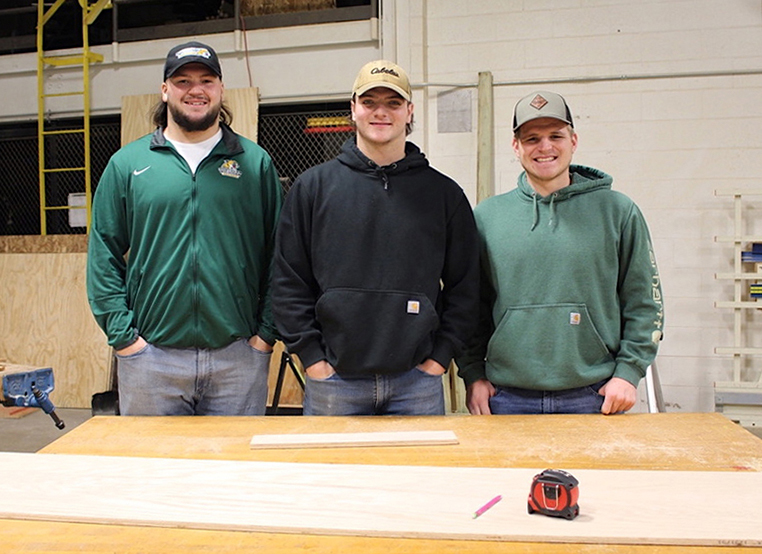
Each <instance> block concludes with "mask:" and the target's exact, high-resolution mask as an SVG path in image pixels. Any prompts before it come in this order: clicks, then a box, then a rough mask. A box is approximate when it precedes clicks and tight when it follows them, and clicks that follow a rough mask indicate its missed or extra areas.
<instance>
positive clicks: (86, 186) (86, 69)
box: [37, 0, 111, 235]
mask: <svg viewBox="0 0 762 554" xmlns="http://www.w3.org/2000/svg"><path fill="white" fill-rule="evenodd" d="M66 1H67V0H55V2H53V3H52V4H47V5H46V4H45V3H44V1H43V0H38V3H37V140H38V145H39V181H40V234H41V235H46V234H47V212H49V211H51V210H72V209H74V210H77V209H79V210H86V214H87V215H86V225H87V230H88V231H89V230H90V205H91V199H90V196H91V194H90V190H91V189H90V64H91V63H97V62H101V61H103V56H101V55H100V54H96V53H94V52H91V51H90V45H89V39H88V29H89V26H90V25H91V24H92V23H93V22H94V21H95V20H96V19H97V17H98V15H100V13H101V12H102V11H103V10H104V9H106V8H110V7H111V0H96V1H95V2H93V3H92V4H91V3H90V1H89V0H78V1H79V4H80V6H81V7H82V53H81V54H78V55H70V56H46V55H45V50H44V46H43V36H44V28H45V24H46V23H47V22H48V21H50V19H51V18H52V17H53V15H54V14H55V13H56V12H57V11H58V9H59V8H60V7H61V6H62V5H63V4H64V3H65V2H66ZM64 66H81V67H82V90H80V91H75V92H62V93H47V92H46V89H45V70H46V68H50V67H53V68H56V67H64ZM61 96H81V97H82V105H83V108H82V121H83V125H82V127H81V128H76V129H66V130H52V131H49V130H47V129H46V118H47V116H48V115H49V114H46V112H45V110H46V106H47V103H46V99H48V98H52V97H61ZM63 134H80V135H82V137H83V152H84V158H83V160H82V164H81V165H80V166H75V167H57V168H48V167H46V164H45V138H46V137H48V136H52V135H63ZM62 172H78V173H81V174H82V175H83V184H82V189H83V190H80V191H78V192H84V195H85V205H84V206H69V205H66V206H48V204H47V198H46V186H45V183H46V176H47V175H49V174H51V173H62ZM67 203H69V202H67ZM70 213H71V212H70Z"/></svg>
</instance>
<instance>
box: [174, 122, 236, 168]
mask: <svg viewBox="0 0 762 554" xmlns="http://www.w3.org/2000/svg"><path fill="white" fill-rule="evenodd" d="M166 137H167V136H166V135H164V138H166ZM221 138H222V129H219V130H218V131H217V132H216V133H215V134H214V136H213V137H211V138H208V139H206V140H204V141H201V142H178V141H176V140H169V139H167V140H168V141H169V142H171V143H172V145H173V146H174V147H175V150H177V152H178V153H179V154H180V155H181V156H182V157H183V158H185V161H186V162H188V166H189V167H190V170H191V173H193V174H194V175H195V174H196V169H198V164H200V163H201V162H202V161H203V160H204V158H206V157H207V156H208V155H209V153H210V152H211V151H212V150H213V149H214V147H215V146H217V143H218V142H220V139H221Z"/></svg>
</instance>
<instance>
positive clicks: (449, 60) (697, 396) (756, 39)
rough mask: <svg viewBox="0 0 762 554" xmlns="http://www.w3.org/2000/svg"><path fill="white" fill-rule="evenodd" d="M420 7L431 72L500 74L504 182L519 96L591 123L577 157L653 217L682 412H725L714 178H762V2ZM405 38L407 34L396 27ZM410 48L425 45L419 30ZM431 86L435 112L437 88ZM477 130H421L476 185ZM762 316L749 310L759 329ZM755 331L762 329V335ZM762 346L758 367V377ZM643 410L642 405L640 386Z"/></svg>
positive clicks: (451, 169)
mask: <svg viewBox="0 0 762 554" xmlns="http://www.w3.org/2000/svg"><path fill="white" fill-rule="evenodd" d="M418 4H419V6H420V9H419V10H414V9H411V10H410V14H411V15H410V17H411V20H412V22H411V23H410V24H409V25H408V28H409V29H412V30H416V29H417V30H419V31H420V33H421V35H422V36H426V37H427V44H428V50H427V52H426V55H425V56H415V55H411V56H410V61H411V62H415V61H417V60H424V61H425V62H426V63H427V64H428V65H427V67H425V68H424V67H421V68H415V67H414V68H413V72H414V74H415V72H416V71H418V73H419V74H423V73H425V74H426V75H427V80H428V82H429V83H447V84H450V85H455V84H460V85H466V84H467V83H471V84H472V85H475V83H476V80H477V74H478V72H479V71H490V72H492V74H493V78H494V81H495V89H494V97H495V129H496V130H495V153H496V161H495V188H496V192H498V193H500V192H506V191H508V190H510V189H512V188H513V187H514V186H515V182H516V178H517V176H518V174H519V172H520V171H521V167H520V165H519V164H518V162H517V161H516V159H515V156H514V154H513V151H512V148H511V139H512V131H511V128H510V124H511V112H512V108H513V105H514V104H515V102H516V101H517V100H518V99H519V98H521V97H522V96H524V95H525V94H528V93H529V92H532V91H533V90H537V89H549V90H555V91H557V92H560V93H562V94H564V95H565V96H566V98H567V100H568V101H569V104H570V106H571V109H572V111H573V113H574V117H575V124H576V127H577V131H578V133H579V136H580V142H579V148H578V150H577V153H576V155H575V162H577V163H582V164H586V165H591V166H594V167H598V168H600V169H602V170H604V171H606V172H608V173H610V174H611V175H613V176H614V187H615V188H616V189H618V190H620V191H621V192H624V193H625V194H627V195H629V196H630V197H631V198H633V199H634V200H635V201H636V202H637V203H638V204H639V206H640V207H641V209H642V211H643V212H644V214H645V216H646V218H647V220H648V222H649V226H650V229H651V233H652V238H653V242H654V248H655V250H656V255H657V259H658V262H659V267H660V272H661V276H662V281H663V290H664V296H665V309H666V327H665V339H664V341H663V343H662V346H661V349H660V354H659V357H658V368H659V374H660V377H661V381H662V386H663V391H664V397H665V401H666V403H667V408H668V410H669V411H686V412H687V411H713V410H714V392H713V384H714V382H715V381H727V380H730V379H731V378H732V360H731V358H730V357H727V356H719V355H717V354H714V348H715V347H716V346H730V345H732V344H733V334H732V330H733V319H732V315H731V313H730V312H731V311H730V310H722V309H718V308H715V307H714V302H715V301H716V300H731V299H732V291H733V287H732V284H731V283H730V282H722V281H717V280H716V279H715V278H714V274H715V273H716V272H723V271H724V272H730V271H732V246H731V245H728V244H727V243H725V244H723V243H715V242H714V237H715V236H716V235H731V234H732V233H733V211H732V201H731V200H730V199H727V198H717V197H715V196H714V194H713V192H714V190H715V189H717V188H758V189H760V190H762V179H760V175H762V173H761V171H760V170H762V155H760V154H762V150H761V148H762V140H761V139H760V135H759V128H760V124H761V123H762V102H760V99H761V98H762V3H760V2H749V1H744V0H731V1H728V2H713V1H708V0H705V1H682V0H635V1H626V0H547V1H537V0H533V1H529V0H471V1H469V2H461V1H459V0H436V1H434V0H430V1H428V2H418ZM400 39H401V37H399V36H398V40H400ZM410 41H411V45H417V44H421V43H422V41H421V40H420V39H419V38H418V37H411V38H410ZM448 90H454V89H453V88H452V87H450V88H448V87H436V86H431V87H428V97H429V98H430V99H431V100H430V101H431V105H429V106H428V107H427V108H428V109H427V111H428V112H429V113H430V114H434V115H436V110H437V108H436V102H437V95H438V94H440V93H443V92H447V91H448ZM472 99H473V103H474V104H473V113H474V131H473V132H471V133H461V134H441V133H438V131H437V128H436V126H435V123H436V121H429V122H428V125H427V126H426V127H425V133H426V136H425V137H423V138H422V139H421V137H420V134H421V133H419V134H418V135H416V136H415V137H414V138H415V139H417V140H418V141H419V142H420V141H421V140H423V141H424V142H425V143H426V147H427V149H428V155H429V157H430V158H431V160H432V162H433V163H434V165H435V166H437V167H439V168H440V169H442V170H443V171H445V172H447V173H448V174H450V175H451V176H453V177H454V178H455V179H456V180H458V181H459V182H460V183H461V184H462V185H463V186H464V188H465V189H466V190H467V192H468V194H469V197H470V198H471V199H472V201H473V200H474V199H475V196H476V181H475V180H476V168H475V166H476V133H475V128H476V119H475V118H476V91H475V90H474V91H473V94H472ZM760 209H762V197H761V198H760V199H759V201H758V202H756V204H755V203H750V205H749V207H748V209H746V210H745V219H746V221H747V222H748V227H747V230H746V233H747V234H752V233H753V232H755V230H756V232H757V233H758V234H759V233H760V231H762V221H761V220H760V215H762V214H761V213H760ZM761 321H762V314H754V313H750V314H748V317H747V322H746V327H747V328H748V331H747V340H748V341H750V343H753V342H754V337H755V336H759V335H760V333H759V331H760V330H761V326H762V323H761ZM756 342H757V343H760V342H762V340H760V339H757V340H756ZM759 367H760V361H759V358H756V359H752V360H751V361H750V362H749V364H748V367H747V371H746V374H747V375H749V376H758V375H759ZM641 399H642V400H641V404H640V409H643V408H644V398H643V397H642V395H641Z"/></svg>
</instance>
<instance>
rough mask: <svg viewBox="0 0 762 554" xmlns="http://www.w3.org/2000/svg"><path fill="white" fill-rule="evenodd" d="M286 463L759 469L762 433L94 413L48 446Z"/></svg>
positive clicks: (705, 424)
mask: <svg viewBox="0 0 762 554" xmlns="http://www.w3.org/2000/svg"><path fill="white" fill-rule="evenodd" d="M442 430H448V431H453V432H454V433H455V434H456V436H457V438H458V444H457V445H448V446H446V447H443V446H422V447H416V448H415V449H413V450H411V449H410V448H409V447H405V446H401V447H377V448H371V449H351V450H348V449H346V448H305V449H287V450H251V449H250V447H249V441H250V440H251V437H252V436H253V435H255V434H256V435H259V434H262V435H265V434H273V435H278V434H308V433H368V432H382V431H442ZM41 452H42V453H52V454H56V453H59V454H96V455H107V456H110V455H113V456H144V457H172V458H209V459H224V460H258V461H279V462H316V463H321V462H326V463H357V464H377V463H382V464H392V465H433V466H479V467H538V466H558V467H579V468H596V469H663V470H687V471H691V470H701V471H737V470H752V471H762V440H760V439H758V438H756V437H755V436H754V435H752V434H751V433H749V432H748V431H746V430H745V429H743V428H742V427H739V426H738V425H736V424H734V423H732V422H731V421H729V420H728V419H727V418H725V417H723V416H722V415H720V414H716V413H708V414H630V415H625V416H613V417H612V416H602V415H577V416H568V415H566V416H563V415H546V416H465V415H464V416H444V417H302V416H263V417H201V418H199V417H158V418H155V417H154V418H151V417H102V416H101V417H95V418H92V419H90V420H88V421H87V422H86V423H84V424H83V425H81V426H79V427H78V428H76V429H74V430H72V431H70V432H69V433H67V434H66V435H64V436H63V437H61V438H60V439H58V440H57V441H55V442H53V443H52V444H50V445H49V446H47V447H46V448H44V449H43V450H41Z"/></svg>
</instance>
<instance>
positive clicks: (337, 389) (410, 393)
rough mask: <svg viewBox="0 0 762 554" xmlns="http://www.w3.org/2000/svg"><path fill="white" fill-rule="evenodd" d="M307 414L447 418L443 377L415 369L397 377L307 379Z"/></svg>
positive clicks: (334, 376) (305, 402) (305, 412)
mask: <svg viewBox="0 0 762 554" xmlns="http://www.w3.org/2000/svg"><path fill="white" fill-rule="evenodd" d="M306 381H307V382H306V385H305V389H304V410H303V412H304V415H444V389H443V388H442V376H441V375H429V374H428V373H424V372H423V371H421V370H420V369H418V368H413V369H411V370H410V371H406V372H405V373H400V374H397V375H373V376H370V377H358V378H342V377H340V376H339V375H338V374H336V373H334V374H333V375H331V376H330V377H329V378H328V379H311V378H309V376H308V377H307V380H306Z"/></svg>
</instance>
